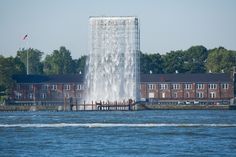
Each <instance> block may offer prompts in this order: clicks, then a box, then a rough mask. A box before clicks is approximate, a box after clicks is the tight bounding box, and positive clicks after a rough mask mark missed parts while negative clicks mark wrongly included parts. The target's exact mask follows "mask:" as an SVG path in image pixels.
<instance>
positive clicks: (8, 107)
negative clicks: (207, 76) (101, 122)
mask: <svg viewBox="0 0 236 157" xmlns="http://www.w3.org/2000/svg"><path fill="white" fill-rule="evenodd" d="M142 110H236V105H158V104H152V105H150V104H138V105H135V109H134V110H132V111H142ZM17 111H55V112H62V111H73V112H77V111H79V112H82V111H99V110H70V109H69V108H66V109H63V106H56V105H55V106H42V105H37V106H22V105H5V106H0V112H17ZM111 111H114V110H111ZM117 111H120V110H117ZM108 112H109V111H108Z"/></svg>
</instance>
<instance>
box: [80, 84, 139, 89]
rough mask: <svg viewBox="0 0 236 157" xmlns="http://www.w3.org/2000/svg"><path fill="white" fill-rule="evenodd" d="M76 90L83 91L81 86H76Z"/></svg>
mask: <svg viewBox="0 0 236 157" xmlns="http://www.w3.org/2000/svg"><path fill="white" fill-rule="evenodd" d="M140 87H141V86H140ZM76 89H77V90H83V85H82V84H77V86H76Z"/></svg>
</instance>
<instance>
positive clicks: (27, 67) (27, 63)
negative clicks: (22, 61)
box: [26, 48, 29, 75]
mask: <svg viewBox="0 0 236 157" xmlns="http://www.w3.org/2000/svg"><path fill="white" fill-rule="evenodd" d="M26 53H27V58H26V59H27V60H26V70H27V75H29V48H28V49H27V51H26Z"/></svg>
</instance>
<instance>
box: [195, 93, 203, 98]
mask: <svg viewBox="0 0 236 157" xmlns="http://www.w3.org/2000/svg"><path fill="white" fill-rule="evenodd" d="M196 97H197V98H204V93H203V92H197V93H196Z"/></svg>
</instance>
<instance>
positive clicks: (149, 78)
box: [140, 73, 232, 82]
mask: <svg viewBox="0 0 236 157" xmlns="http://www.w3.org/2000/svg"><path fill="white" fill-rule="evenodd" d="M140 81H141V82H231V81H232V80H231V78H230V75H229V74H226V73H217V74H213V73H207V74H190V73H185V74H180V73H178V74H143V75H141V79H140Z"/></svg>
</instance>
